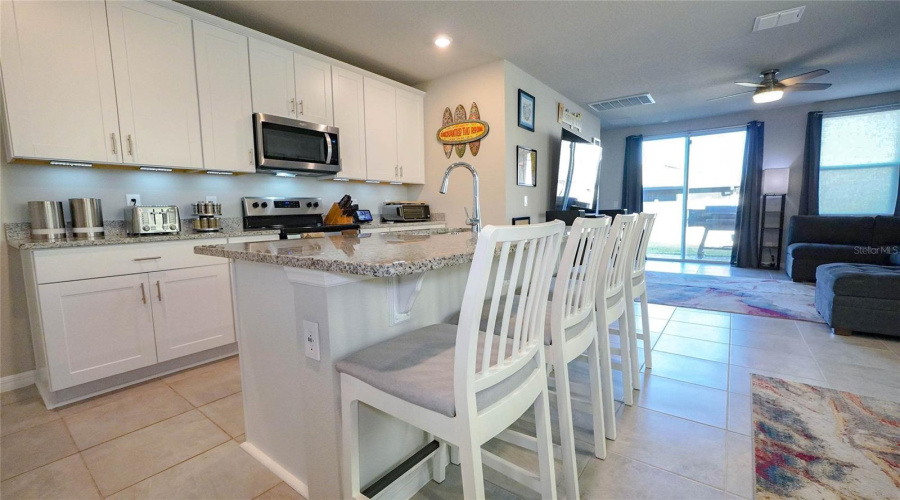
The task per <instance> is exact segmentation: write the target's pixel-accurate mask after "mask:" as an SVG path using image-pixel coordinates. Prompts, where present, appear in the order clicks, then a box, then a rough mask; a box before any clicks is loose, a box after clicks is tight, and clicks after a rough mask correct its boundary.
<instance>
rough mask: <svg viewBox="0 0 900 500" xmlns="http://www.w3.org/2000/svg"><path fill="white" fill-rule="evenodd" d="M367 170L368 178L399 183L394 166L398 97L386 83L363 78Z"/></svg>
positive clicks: (397, 169) (397, 168) (398, 175)
mask: <svg viewBox="0 0 900 500" xmlns="http://www.w3.org/2000/svg"><path fill="white" fill-rule="evenodd" d="M363 81H364V88H365V98H366V166H367V170H368V178H369V179H373V180H378V181H399V180H400V164H399V163H397V94H396V92H395V88H394V87H392V86H391V85H388V84H386V83H383V82H380V81H378V80H374V79H372V78H369V77H365V78H364V79H363Z"/></svg>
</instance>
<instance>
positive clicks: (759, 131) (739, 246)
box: [731, 121, 765, 267]
mask: <svg viewBox="0 0 900 500" xmlns="http://www.w3.org/2000/svg"><path fill="white" fill-rule="evenodd" d="M764 131H765V126H764V124H763V122H758V121H752V122H750V123H748V124H747V138H746V140H745V142H744V171H743V175H742V176H741V199H740V201H738V207H737V219H736V220H735V226H734V246H733V247H731V265H732V266H736V267H757V265H758V261H759V238H760V235H759V231H760V229H759V228H760V224H759V222H760V221H759V218H760V208H761V207H760V203H761V194H762V174H763V168H762V166H763V136H764V135H765V133H764Z"/></svg>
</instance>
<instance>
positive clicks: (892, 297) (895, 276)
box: [816, 264, 900, 336]
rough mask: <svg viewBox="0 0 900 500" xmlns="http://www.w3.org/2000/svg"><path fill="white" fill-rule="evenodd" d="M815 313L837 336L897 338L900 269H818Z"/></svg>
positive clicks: (836, 266)
mask: <svg viewBox="0 0 900 500" xmlns="http://www.w3.org/2000/svg"><path fill="white" fill-rule="evenodd" d="M816 310H818V311H819V314H821V315H822V317H823V318H825V322H826V323H828V326H830V327H831V328H832V329H834V333H835V334H837V335H850V334H851V333H852V332H853V331H858V332H865V333H880V334H883V335H895V336H900V267H897V266H877V265H874V264H825V265H822V266H819V267H818V268H817V269H816Z"/></svg>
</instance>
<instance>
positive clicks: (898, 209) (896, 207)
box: [894, 193, 900, 217]
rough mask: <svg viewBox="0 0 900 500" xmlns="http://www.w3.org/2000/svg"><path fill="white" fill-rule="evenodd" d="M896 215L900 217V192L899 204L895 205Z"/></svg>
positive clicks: (899, 195) (898, 194) (898, 195)
mask: <svg viewBox="0 0 900 500" xmlns="http://www.w3.org/2000/svg"><path fill="white" fill-rule="evenodd" d="M894 216H895V217H900V193H897V205H896V206H894Z"/></svg>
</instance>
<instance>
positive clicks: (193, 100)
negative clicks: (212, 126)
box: [106, 0, 203, 168]
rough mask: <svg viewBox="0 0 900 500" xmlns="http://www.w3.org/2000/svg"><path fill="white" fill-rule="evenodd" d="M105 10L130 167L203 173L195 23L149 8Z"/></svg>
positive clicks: (127, 5)
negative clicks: (198, 169) (161, 167)
mask: <svg viewBox="0 0 900 500" xmlns="http://www.w3.org/2000/svg"><path fill="white" fill-rule="evenodd" d="M106 8H107V13H108V16H109V35H110V46H111V47H112V58H113V68H114V72H115V81H116V100H117V101H118V104H119V122H120V123H119V126H120V129H121V131H122V136H123V144H122V145H123V147H124V149H125V162H126V163H137V164H141V165H162V166H167V167H177V168H201V167H203V152H202V151H201V145H200V113H199V109H198V104H197V78H196V74H195V71H194V44H193V37H192V32H191V18H189V17H187V16H185V15H183V14H179V13H177V12H175V11H172V10H169V9H166V8H164V7H160V6H158V5H154V4H151V3H148V2H135V1H118V0H117V1H112V0H111V1H108V2H107V3H106Z"/></svg>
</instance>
